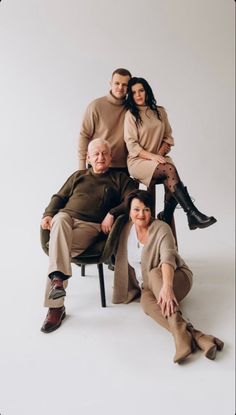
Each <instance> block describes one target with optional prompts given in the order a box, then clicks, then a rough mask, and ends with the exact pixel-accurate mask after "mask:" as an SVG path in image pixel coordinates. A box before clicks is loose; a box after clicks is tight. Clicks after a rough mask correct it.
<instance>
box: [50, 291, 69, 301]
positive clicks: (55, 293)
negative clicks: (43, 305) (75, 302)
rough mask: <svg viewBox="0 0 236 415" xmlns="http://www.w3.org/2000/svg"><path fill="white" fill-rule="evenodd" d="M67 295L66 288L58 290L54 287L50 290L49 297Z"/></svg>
mask: <svg viewBox="0 0 236 415" xmlns="http://www.w3.org/2000/svg"><path fill="white" fill-rule="evenodd" d="M65 296H66V292H65V291H64V290H57V289H54V290H52V291H51V292H50V294H49V296H48V299H49V300H57V299H58V298H62V297H65Z"/></svg>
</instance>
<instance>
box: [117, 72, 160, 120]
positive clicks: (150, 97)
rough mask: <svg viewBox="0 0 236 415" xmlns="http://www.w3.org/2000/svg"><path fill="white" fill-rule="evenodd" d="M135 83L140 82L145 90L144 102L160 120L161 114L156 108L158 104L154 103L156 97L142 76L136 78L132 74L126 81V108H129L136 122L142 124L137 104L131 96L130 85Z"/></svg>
mask: <svg viewBox="0 0 236 415" xmlns="http://www.w3.org/2000/svg"><path fill="white" fill-rule="evenodd" d="M136 84H142V86H143V88H144V90H145V92H146V102H145V104H146V105H147V106H148V107H149V108H151V110H152V111H153V112H154V113H155V114H156V116H157V118H158V119H159V120H160V121H161V114H160V111H159V110H158V105H157V103H156V99H155V97H154V94H153V92H152V88H151V87H150V85H149V83H148V82H147V81H146V79H144V78H137V77H136V76H134V77H133V78H131V79H130V80H129V82H128V88H127V98H126V102H125V107H126V109H128V110H130V112H131V114H133V115H134V117H135V120H136V124H137V125H142V119H141V117H140V112H139V108H138V105H136V104H135V102H134V98H133V92H132V86H133V85H136Z"/></svg>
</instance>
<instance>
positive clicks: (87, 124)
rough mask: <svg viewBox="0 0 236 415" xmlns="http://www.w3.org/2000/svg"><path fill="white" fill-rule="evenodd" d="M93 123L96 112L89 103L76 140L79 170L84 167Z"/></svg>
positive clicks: (93, 129) (93, 128) (92, 131)
mask: <svg viewBox="0 0 236 415" xmlns="http://www.w3.org/2000/svg"><path fill="white" fill-rule="evenodd" d="M95 123H96V114H95V113H94V109H93V103H91V104H90V105H89V106H88V107H87V109H86V111H85V114H84V117H83V121H82V125H81V129H80V135H79V142H78V158H79V170H84V169H86V157H87V149H88V145H89V142H90V140H91V139H92V138H93V134H94V131H95Z"/></svg>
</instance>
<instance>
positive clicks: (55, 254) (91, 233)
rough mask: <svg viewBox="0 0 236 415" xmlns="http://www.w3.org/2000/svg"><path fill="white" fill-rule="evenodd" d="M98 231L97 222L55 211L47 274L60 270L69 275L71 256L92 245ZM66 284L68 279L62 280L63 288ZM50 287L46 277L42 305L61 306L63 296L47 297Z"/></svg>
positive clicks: (98, 225) (99, 230) (49, 281)
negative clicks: (54, 298) (55, 298)
mask: <svg viewBox="0 0 236 415" xmlns="http://www.w3.org/2000/svg"><path fill="white" fill-rule="evenodd" d="M100 232H101V225H100V224H99V223H93V222H85V221H82V220H79V219H75V218H72V217H71V216H70V215H68V214H67V213H65V212H59V213H57V214H56V215H55V216H54V217H53V219H52V227H51V231H50V240H49V252H48V254H49V269H48V275H49V274H51V273H52V272H54V271H60V272H62V273H63V274H65V275H67V276H71V275H72V269H71V258H72V257H75V256H77V255H80V254H81V253H82V252H83V251H85V250H86V249H87V248H88V247H89V246H90V245H92V244H93V242H94V241H95V239H96V238H97V236H98V235H99V233H100ZM67 285H68V280H66V281H64V286H65V288H66V287H67ZM50 288H51V280H50V278H48V277H47V283H46V291H45V300H44V306H45V307H51V308H55V307H61V306H63V304H64V297H62V298H59V299H57V300H49V299H48V295H49V290H50Z"/></svg>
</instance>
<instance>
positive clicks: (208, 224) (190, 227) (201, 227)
mask: <svg viewBox="0 0 236 415" xmlns="http://www.w3.org/2000/svg"><path fill="white" fill-rule="evenodd" d="M216 222H217V220H216V219H215V218H214V219H212V220H211V222H209V223H207V224H202V225H198V226H197V225H189V229H190V230H191V231H193V230H194V229H198V228H199V229H205V228H208V226H211V225H213V224H214V223H216Z"/></svg>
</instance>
